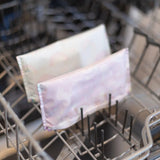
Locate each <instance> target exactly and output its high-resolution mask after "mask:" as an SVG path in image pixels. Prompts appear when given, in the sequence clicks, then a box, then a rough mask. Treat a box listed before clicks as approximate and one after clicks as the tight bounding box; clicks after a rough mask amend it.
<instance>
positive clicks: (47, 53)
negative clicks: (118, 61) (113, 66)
mask: <svg viewBox="0 0 160 160" xmlns="http://www.w3.org/2000/svg"><path fill="white" fill-rule="evenodd" d="M109 54H110V47H109V42H108V38H107V33H106V30H105V26H104V25H103V24H102V25H99V26H97V27H96V28H94V29H90V30H89V31H86V32H84V33H81V34H78V35H75V36H73V37H70V38H67V39H64V40H61V41H57V42H55V43H53V44H51V45H48V46H46V47H43V48H41V49H38V50H35V51H32V52H30V53H28V54H25V55H21V56H17V61H18V64H19V67H20V70H21V74H22V77H23V81H24V86H25V90H26V93H27V98H28V101H29V102H39V97H38V92H37V84H38V83H39V82H42V81H45V80H48V79H51V78H53V77H56V76H58V75H62V74H64V73H67V72H70V71H73V70H75V69H79V68H81V67H84V66H87V65H90V64H92V63H95V62H96V61H98V60H100V59H103V58H104V57H105V56H107V55H109Z"/></svg>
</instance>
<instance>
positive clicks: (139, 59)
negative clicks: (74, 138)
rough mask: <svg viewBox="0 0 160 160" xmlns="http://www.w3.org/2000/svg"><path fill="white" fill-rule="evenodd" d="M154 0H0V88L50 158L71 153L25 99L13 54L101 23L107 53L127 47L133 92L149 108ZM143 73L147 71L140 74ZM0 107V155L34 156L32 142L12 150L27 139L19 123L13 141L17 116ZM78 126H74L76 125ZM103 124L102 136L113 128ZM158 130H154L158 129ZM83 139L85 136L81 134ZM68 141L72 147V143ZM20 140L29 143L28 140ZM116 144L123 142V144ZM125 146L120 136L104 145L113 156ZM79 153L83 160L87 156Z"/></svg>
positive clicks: (155, 101) (155, 104) (154, 71)
mask: <svg viewBox="0 0 160 160" xmlns="http://www.w3.org/2000/svg"><path fill="white" fill-rule="evenodd" d="M159 3H160V1H159V0H79V1H76V0H0V92H1V93H2V95H3V96H4V97H5V98H6V100H7V101H8V102H9V103H10V105H11V108H12V110H13V111H14V114H16V115H17V116H18V118H19V121H21V122H22V123H23V124H24V125H25V127H26V129H27V130H28V131H29V132H30V133H31V134H32V136H33V137H34V139H35V140H37V141H38V144H39V145H40V146H41V147H42V148H43V151H46V152H47V153H48V154H49V155H50V156H51V157H52V159H58V160H61V159H66V160H67V159H70V160H71V159H74V158H75V157H74V156H73V155H72V154H71V153H70V151H68V149H66V148H63V147H64V142H63V141H62V138H57V137H59V134H58V136H57V135H56V134H55V132H54V133H53V132H49V133H48V132H45V131H43V129H42V123H41V113H40V108H39V105H38V104H30V103H28V102H27V99H26V95H25V91H24V86H23V83H22V78H21V75H20V71H19V68H18V65H17V62H16V56H17V55H21V54H25V53H28V52H30V51H33V50H36V49H38V48H41V47H44V46H46V45H48V44H50V43H53V42H55V41H57V40H60V39H63V38H67V37H70V36H72V35H75V34H77V33H80V32H83V31H86V30H88V29H91V28H93V27H96V26H97V25H99V24H102V23H103V24H105V26H106V29H107V33H108V36H109V41H110V46H111V51H112V53H114V52H116V51H118V50H120V49H122V48H124V47H129V49H130V51H131V52H130V60H131V73H132V74H133V75H132V76H133V77H134V79H135V81H136V82H134V84H135V83H138V85H137V84H136V85H135V86H136V87H135V88H136V89H135V90H134V89H133V92H135V93H137V90H138V94H136V96H137V98H139V99H140V101H141V103H142V104H143V106H145V108H147V110H148V112H149V113H152V112H153V111H154V110H157V108H159V104H160V103H159V100H160V89H159V84H160V76H159V75H160V67H159V60H160V58H159V57H160V53H159V47H160V45H159V44H160V8H159V7H160V6H159ZM144 48H145V50H144ZM145 53H146V54H145ZM141 64H142V65H141ZM137 66H138V67H137ZM144 76H145V77H147V78H146V79H145V80H144V79H143V77H144ZM152 77H153V79H152ZM139 85H140V86H139ZM137 86H138V87H137ZM141 87H142V88H143V89H144V90H147V91H146V92H147V94H146V92H145V94H142V92H140V91H139V88H141ZM137 88H138V89H137ZM143 89H142V90H143ZM148 93H149V94H148ZM144 95H145V96H144ZM142 97H143V98H142ZM150 97H151V99H150ZM142 108H143V107H142ZM0 109H1V112H0V113H1V116H0V128H1V130H0V134H1V136H0V143H1V146H0V159H5V160H13V159H34V158H35V159H36V158H37V157H38V156H36V155H38V154H37V153H36V151H35V150H34V149H32V148H29V149H24V148H23V147H22V149H20V150H18V153H17V150H16V148H19V145H18V144H17V143H20V144H21V145H22V144H25V143H26V140H25V138H24V137H25V133H22V131H20V130H21V129H19V134H20V135H19V136H20V137H21V139H23V140H20V142H17V139H16V135H17V131H16V122H15V120H14V119H13V115H10V114H8V115H6V110H5V109H4V108H3V106H2V105H1V104H0ZM138 110H141V109H138ZM147 115H148V114H147ZM123 116H124V115H123ZM101 117H102V116H99V115H96V118H93V119H94V121H95V120H96V121H97V122H100V121H101V120H102V119H101ZM143 125H144V123H143ZM78 126H79V125H77V126H76V127H75V128H76V129H75V130H77V128H80V127H78ZM103 127H105V128H106V132H107V135H106V137H110V135H114V134H115V131H114V130H113V129H112V127H110V126H108V124H107V125H106V126H103ZM99 130H100V129H99ZM76 132H77V131H76ZM157 132H158V133H159V130H158V131H157ZM157 132H156V133H157ZM61 134H62V136H63V138H64V139H65V140H66V141H67V140H68V139H67V136H66V134H68V135H70V133H68V131H66V133H64V132H63V133H61ZM93 135H94V134H93ZM93 135H92V136H93ZM6 137H7V138H6ZM93 137H94V136H93ZM19 139H20V138H19ZM82 139H83V142H84V141H85V140H84V139H85V138H82ZM9 141H11V142H9ZM6 143H7V146H6ZM68 143H69V144H70V145H71V147H72V148H74V145H75V143H73V142H72V143H71V142H68ZM156 143H158V142H157V141H156ZM117 144H118V145H117ZM25 145H26V146H27V147H28V146H30V145H29V144H28V143H27V144H25ZM121 145H123V146H124V147H123V149H122V148H121V147H120V146H121ZM140 145H141V144H140ZM9 146H10V147H9ZM11 146H12V147H11ZM13 146H14V147H13ZM17 146H18V147H17ZM111 146H112V147H111ZM116 146H119V147H116ZM158 146H159V143H158ZM156 147H157V146H156ZM156 147H155V148H156ZM13 148H15V149H13ZM128 148H130V147H129V145H128V144H126V142H124V140H123V138H121V136H120V138H119V139H118V140H117V141H115V142H114V143H113V144H112V145H110V146H109V145H108V146H107V147H106V150H107V153H106V157H109V158H114V157H115V156H117V155H118V154H120V155H121V154H122V153H124V152H126V150H128ZM138 148H140V147H138ZM155 148H154V149H153V150H154V151H156V153H155V154H154V155H156V157H159V155H158V156H157V153H158V152H157V150H156V149H157V148H158V147H157V148H156V149H155ZM158 149H159V148H158ZM26 150H27V151H26ZM29 151H30V152H32V153H30V152H29ZM158 151H159V150H158ZM19 152H20V153H21V154H20V153H19ZM62 153H63V154H62ZM17 154H18V155H19V154H20V156H17ZM31 155H35V156H33V157H32V156H31ZM79 157H80V158H81V159H85V160H90V159H91V158H86V157H83V156H79ZM153 157H154V158H155V156H153ZM153 157H152V155H151V158H150V159H154V158H153ZM44 159H45V158H44ZM97 159H101V157H98V158H97ZM121 159H123V158H122V157H121Z"/></svg>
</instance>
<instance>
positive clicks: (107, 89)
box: [38, 49, 131, 130]
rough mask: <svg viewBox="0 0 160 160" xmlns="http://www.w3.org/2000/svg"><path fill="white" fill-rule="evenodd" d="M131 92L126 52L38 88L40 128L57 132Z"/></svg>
mask: <svg viewBox="0 0 160 160" xmlns="http://www.w3.org/2000/svg"><path fill="white" fill-rule="evenodd" d="M130 90H131V84H130V71H129V53H128V49H123V50H120V51H119V52H117V53H115V54H113V55H110V56H108V57H106V58H105V59H103V60H101V61H99V62H98V63H95V64H93V65H90V66H87V67H84V68H81V69H78V70H76V71H73V72H70V73H67V74H65V75H61V76H59V77H56V78H53V79H51V80H47V81H44V82H41V83H39V84H38V92H39V97H40V106H41V111H42V120H43V126H44V128H45V129H49V130H57V129H65V128H67V127H70V126H72V125H73V124H75V123H76V122H78V121H79V120H80V108H83V113H84V117H86V116H87V114H92V113H94V112H96V111H98V110H100V109H102V108H104V107H107V105H108V95H109V94H112V105H113V104H115V102H116V100H118V101H121V100H122V99H123V98H124V97H126V96H127V95H128V94H129V92H130Z"/></svg>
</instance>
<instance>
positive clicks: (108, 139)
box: [0, 1, 160, 160]
mask: <svg viewBox="0 0 160 160" xmlns="http://www.w3.org/2000/svg"><path fill="white" fill-rule="evenodd" d="M87 2H88V1H87ZM99 2H101V3H100V6H101V7H102V8H103V9H102V11H103V13H101V14H100V13H99V12H98V10H97V17H95V20H94V21H96V20H97V19H96V18H98V19H99V20H100V22H104V23H105V24H106V27H107V31H108V34H109V38H110V41H111V48H112V50H113V51H116V50H119V49H120V48H122V47H123V46H124V45H125V43H124V42H123V37H125V35H124V33H126V32H125V31H126V27H127V26H128V24H129V25H131V26H132V27H131V28H132V32H133V34H132V35H133V36H132V38H131V41H130V44H129V49H130V52H131V55H130V59H131V73H132V82H133V83H134V85H135V86H136V87H137V86H138V87H137V88H138V89H139V88H140V89H139V90H140V91H141V92H140V91H139V90H138V93H139V92H140V93H141V94H137V90H134V88H135V86H133V87H134V88H133V93H132V94H131V96H130V97H128V98H132V99H133V100H134V101H135V102H136V104H138V106H140V108H139V109H138V110H136V111H134V112H135V113H137V115H139V114H140V115H141V113H144V112H143V111H145V113H146V112H147V114H145V120H144V121H143V122H142V128H141V130H142V135H138V136H139V137H138V138H137V137H136V135H135V125H136V120H137V119H138V118H137V117H136V116H135V115H133V112H132V110H131V108H129V107H128V108H125V107H123V103H124V102H122V104H121V103H119V102H116V105H115V106H110V103H109V108H107V106H106V109H104V110H102V111H99V112H97V113H95V114H94V115H90V116H88V117H87V118H85V119H84V118H83V108H82V109H81V121H80V122H79V123H77V124H76V125H74V126H72V127H71V128H69V129H67V130H62V131H43V129H42V122H41V120H40V119H39V118H40V117H41V110H40V107H39V104H28V103H27V100H26V94H25V91H24V87H23V83H22V78H21V77H20V73H19V69H18V66H17V63H16V61H15V59H14V57H13V56H12V53H10V52H9V51H8V50H6V48H5V47H2V48H1V52H0V66H1V70H2V71H1V73H0V81H1V82H3V85H2V86H1V94H0V107H1V111H0V115H1V122H0V134H1V137H5V141H6V145H7V148H6V149H5V150H4V152H3V154H2V156H3V158H4V159H5V156H6V155H5V154H10V155H12V154H15V153H16V158H15V159H17V160H20V159H23V160H25V159H30V160H32V159H56V158H57V159H58V158H59V159H82V160H83V159H89V160H90V159H94V160H97V159H145V158H147V157H149V156H151V157H150V159H153V157H154V158H155V157H156V156H157V157H158V156H159V155H157V152H156V151H157V150H158V151H159V141H158V138H159V136H158V138H157V137H156V136H157V133H159V123H160V118H159V117H160V111H159V106H158V104H159V99H160V95H159V91H158V90H157V89H158V84H159V77H158V76H157V75H158V73H159V70H158V69H159V61H160V53H159V47H160V44H159V43H158V42H156V41H155V40H153V39H156V38H155V37H153V36H151V35H150V33H149V32H147V34H146V33H145V30H144V32H142V31H141V29H138V28H139V26H138V25H137V23H134V22H133V21H132V20H130V18H129V17H128V16H126V14H124V13H123V12H121V11H119V10H118V9H117V8H116V6H114V5H113V4H112V3H110V2H107V1H95V3H93V4H92V5H91V6H90V5H89V6H90V7H89V6H88V7H89V8H90V9H92V8H94V7H95V6H99V5H95V4H97V3H99ZM73 8H74V7H72V9H73ZM80 11H81V10H80ZM80 11H77V10H76V13H77V12H78V13H79V12H80ZM44 14H45V16H46V21H47V22H48V23H49V24H52V25H55V24H56V25H57V22H53V20H52V19H51V18H52V16H53V10H52V9H47V10H46V11H45V13H44ZM54 14H57V13H54ZM98 15H99V16H98ZM104 15H106V16H104ZM48 16H49V17H48ZM85 16H86V15H85ZM104 18H105V19H104ZM87 21H88V22H90V21H91V20H87ZM92 24H93V23H92ZM96 24H97V23H96V22H94V25H96ZM59 26H61V27H62V28H61V29H63V30H65V25H64V24H63V25H62V24H60V25H59V24H58V27H59ZM113 26H115V28H114V29H113ZM87 27H88V26H87ZM90 27H91V26H90ZM92 27H93V26H92ZM71 29H72V31H73V32H72V33H77V32H80V31H81V30H83V28H80V29H79V30H78V31H77V30H74V29H75V27H74V28H73V26H72V28H71ZM86 29H87V28H86ZM65 32H67V34H68V33H69V34H70V32H68V30H67V29H66V30H65ZM150 37H152V39H151V38H150ZM137 38H140V39H141V40H143V41H144V43H143V45H142V46H143V47H142V50H141V52H140V53H136V49H137V44H135V43H136V41H137ZM150 47H154V48H156V51H157V50H158V51H157V54H156V55H154V56H155V57H154V60H152V59H150V58H148V59H147V58H146V57H147V56H148V52H149V51H148V50H150ZM22 53H23V52H22ZM135 55H136V56H137V55H139V57H136V58H137V59H134V58H135ZM148 60H149V61H148ZM145 66H151V70H150V71H149V73H148V72H147V73H146V68H145ZM141 75H143V76H144V79H143V77H141ZM153 82H154V83H153ZM153 84H156V86H153ZM142 94H143V98H144V99H143V98H142V97H140V95H142ZM13 95H14V96H13ZM109 97H110V99H109V102H111V95H110V96H109ZM148 97H149V99H151V103H150V104H149V103H148ZM145 98H147V101H146V99H145ZM126 101H127V100H126ZM143 102H144V103H143ZM145 102H146V103H148V104H146V103H145ZM149 102H150V101H149ZM152 104H153V105H152ZM20 107H23V110H20V109H19V108H20ZM97 117H98V118H97ZM137 121H138V122H141V121H139V119H138V120H137ZM136 127H137V126H136ZM136 129H137V128H136ZM154 129H155V130H156V134H155V135H156V136H155V137H156V138H154V136H153V135H154V133H153V131H154ZM108 132H109V135H108ZM110 132H111V133H110ZM106 134H107V136H106ZM117 138H118V139H120V141H121V142H122V144H123V145H124V146H127V147H124V148H125V150H124V151H121V152H120V153H118V154H117V153H116V154H115V153H114V154H113V155H110V153H109V151H110V150H114V149H115V150H116V148H112V147H111V149H110V147H107V148H106V146H107V145H109V144H110V143H112V142H113V141H115V140H116V139H117ZM44 139H46V141H45V142H44ZM140 140H142V141H140ZM116 142H117V141H116ZM50 147H51V149H50V150H51V151H49V148H50ZM114 147H115V146H114ZM119 148H122V147H121V146H119ZM109 149H110V150H109ZM54 150H55V151H54ZM48 152H49V153H48ZM51 152H54V154H56V156H55V155H53V154H52V153H51ZM152 153H153V155H152ZM57 154H58V155H57ZM115 155H116V156H115ZM152 156H153V157H152ZM12 159H13V158H12Z"/></svg>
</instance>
